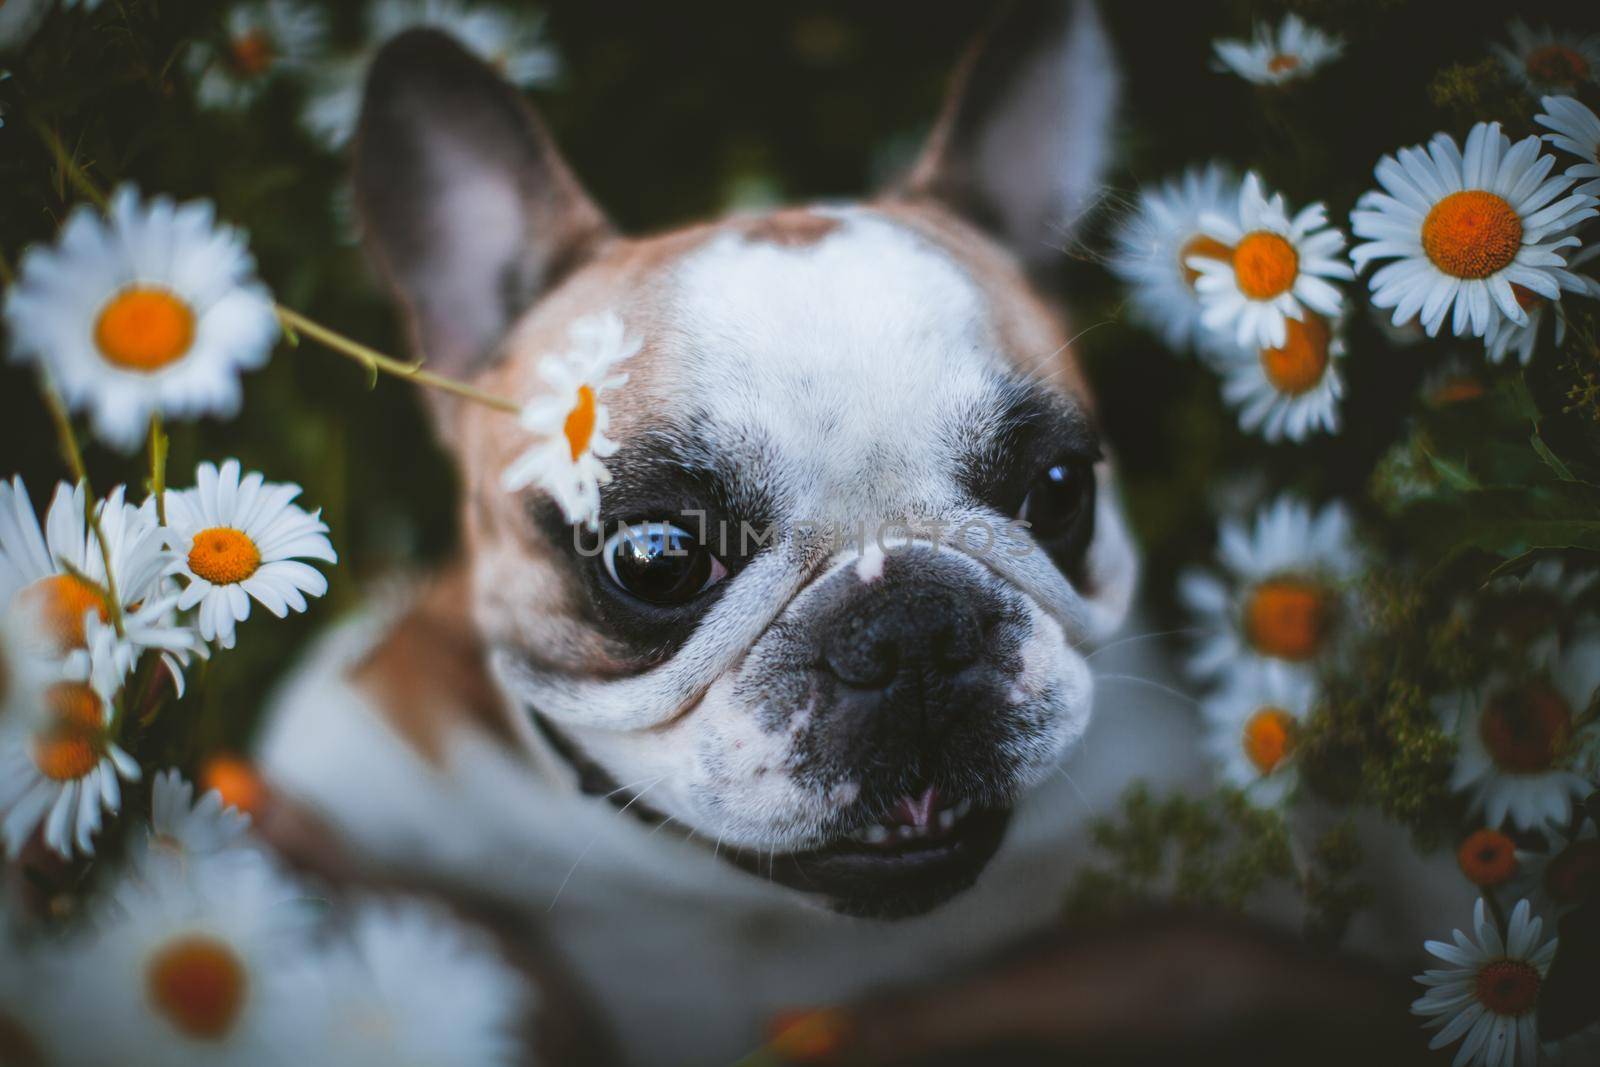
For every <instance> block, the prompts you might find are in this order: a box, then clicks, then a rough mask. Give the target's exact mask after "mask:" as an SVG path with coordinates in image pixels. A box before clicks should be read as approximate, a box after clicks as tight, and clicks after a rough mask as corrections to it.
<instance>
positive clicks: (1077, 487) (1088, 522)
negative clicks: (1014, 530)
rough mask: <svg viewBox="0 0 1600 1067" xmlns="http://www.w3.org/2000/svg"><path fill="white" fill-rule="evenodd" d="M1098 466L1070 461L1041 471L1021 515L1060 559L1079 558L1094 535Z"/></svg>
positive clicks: (1033, 532)
mask: <svg viewBox="0 0 1600 1067" xmlns="http://www.w3.org/2000/svg"><path fill="white" fill-rule="evenodd" d="M1094 501H1095V478H1094V466H1093V465H1092V464H1091V463H1089V462H1088V461H1086V460H1070V461H1068V462H1064V463H1057V464H1054V465H1052V466H1050V467H1046V468H1045V469H1044V470H1043V471H1040V472H1039V475H1038V477H1036V478H1035V479H1034V480H1033V484H1032V485H1031V486H1029V487H1028V495H1027V496H1026V497H1024V498H1023V501H1022V508H1021V509H1020V510H1019V511H1018V512H1017V518H1019V519H1021V520H1022V521H1024V522H1026V523H1027V524H1028V528H1029V530H1030V532H1031V533H1032V534H1033V536H1034V537H1035V538H1037V539H1038V540H1039V541H1040V542H1042V543H1044V544H1046V545H1047V546H1048V547H1049V549H1050V552H1051V554H1052V555H1054V556H1055V557H1056V558H1057V559H1058V560H1062V561H1069V560H1076V559H1077V558H1078V557H1079V556H1081V555H1082V554H1083V551H1084V550H1085V549H1086V548H1088V547H1089V540H1090V539H1091V538H1092V537H1093V536H1094Z"/></svg>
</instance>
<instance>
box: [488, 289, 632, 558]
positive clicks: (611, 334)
mask: <svg viewBox="0 0 1600 1067" xmlns="http://www.w3.org/2000/svg"><path fill="white" fill-rule="evenodd" d="M567 339H568V341H569V342H570V343H571V347H570V348H568V349H567V350H566V351H565V352H553V353H551V354H549V355H547V356H545V357H544V359H543V360H541V361H540V363H539V376H540V377H541V378H543V379H544V381H545V383H546V384H547V385H548V386H549V387H550V389H549V391H548V392H547V393H544V394H542V395H540V396H536V397H534V398H533V399H531V400H529V401H528V402H527V404H526V405H525V406H524V407H523V409H522V414H521V415H520V416H519V417H518V421H519V422H520V423H521V425H522V428H523V429H524V430H526V431H528V432H529V433H530V434H532V435H533V436H534V437H535V438H536V441H535V443H534V444H533V445H532V446H531V447H529V448H528V450H527V451H526V452H524V453H522V455H521V456H519V457H518V458H517V459H516V460H515V461H514V462H513V463H512V464H511V466H510V467H508V468H506V471H505V473H504V474H503V475H502V476H501V479H500V482H501V485H502V486H504V488H505V489H506V491H507V492H516V491H518V490H520V489H525V488H527V487H528V486H530V485H536V486H538V487H539V489H541V490H542V491H544V492H546V493H549V494H550V495H551V496H552V497H554V498H555V501H556V503H557V504H559V505H560V506H561V513H562V514H563V515H564V516H566V520H567V522H569V523H573V524H576V523H580V522H581V523H583V524H584V525H586V526H588V527H589V528H590V529H594V528H596V527H598V526H599V524H600V487H601V486H602V485H605V484H606V483H607V482H609V481H611V472H610V471H608V470H606V468H605V464H603V463H601V462H600V461H601V460H602V459H604V458H605V457H606V456H609V455H612V454H613V453H615V452H616V450H617V443H616V442H615V441H613V440H611V439H610V438H608V437H607V436H606V430H607V429H608V428H609V426H610V422H611V416H610V413H609V412H608V411H607V410H606V405H605V403H604V402H603V401H602V399H601V394H603V393H604V392H605V391H606V390H607V389H616V388H618V387H620V386H621V385H623V384H624V383H625V382H627V380H628V376H627V375H626V374H612V373H611V371H612V370H613V368H615V367H616V366H617V365H618V364H620V363H623V362H625V361H626V360H627V359H629V358H630V357H632V356H633V354H634V353H635V352H637V351H639V347H640V344H641V342H640V340H639V339H638V338H636V337H634V338H630V337H629V336H628V335H627V333H626V331H625V330H624V329H623V325H622V320H621V319H620V318H618V317H617V316H616V315H615V314H612V313H609V312H608V313H606V314H603V315H591V316H589V317H587V318H582V319H579V320H578V321H577V322H575V323H573V324H572V327H571V329H570V330H569V331H568V334H567Z"/></svg>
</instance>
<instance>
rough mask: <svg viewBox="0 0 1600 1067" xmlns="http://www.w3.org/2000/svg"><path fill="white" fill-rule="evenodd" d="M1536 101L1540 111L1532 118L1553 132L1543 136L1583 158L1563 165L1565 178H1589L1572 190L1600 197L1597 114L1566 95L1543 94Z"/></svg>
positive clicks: (1599, 153) (1599, 146)
mask: <svg viewBox="0 0 1600 1067" xmlns="http://www.w3.org/2000/svg"><path fill="white" fill-rule="evenodd" d="M1539 102H1540V103H1541V104H1543V105H1544V111H1543V112H1541V113H1540V114H1537V115H1535V116H1534V117H1533V121H1535V122H1537V123H1538V124H1539V125H1541V126H1544V127H1546V128H1547V129H1550V130H1553V131H1554V132H1553V133H1547V134H1545V135H1544V139H1545V140H1546V141H1549V142H1550V143H1551V144H1553V145H1555V146H1556V147H1557V148H1559V149H1561V150H1562V151H1564V152H1571V153H1572V154H1573V155H1575V156H1577V157H1578V158H1579V159H1581V160H1583V162H1582V163H1576V164H1574V165H1572V166H1570V167H1568V168H1567V177H1569V178H1572V179H1573V180H1575V181H1576V180H1578V179H1582V178H1588V179H1589V181H1586V182H1584V183H1583V184H1582V185H1579V186H1577V187H1575V188H1574V189H1573V190H1572V191H1573V192H1575V193H1587V194H1589V195H1590V196H1600V116H1596V115H1595V113H1594V112H1593V111H1590V110H1589V109H1588V108H1586V107H1584V106H1583V105H1582V104H1580V103H1578V101H1576V100H1574V99H1572V97H1570V96H1547V97H1545V98H1544V99H1543V100H1541V101H1539Z"/></svg>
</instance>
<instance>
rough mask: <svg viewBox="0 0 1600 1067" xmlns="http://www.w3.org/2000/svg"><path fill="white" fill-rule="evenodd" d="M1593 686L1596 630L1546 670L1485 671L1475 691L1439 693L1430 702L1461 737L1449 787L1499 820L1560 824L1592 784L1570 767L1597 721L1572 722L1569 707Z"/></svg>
mask: <svg viewBox="0 0 1600 1067" xmlns="http://www.w3.org/2000/svg"><path fill="white" fill-rule="evenodd" d="M1596 687H1600V638H1596V637H1589V638H1587V639H1585V640H1581V641H1577V642H1574V643H1573V644H1572V645H1571V646H1570V647H1569V648H1568V649H1567V650H1566V651H1564V652H1563V653H1562V654H1561V655H1560V656H1559V657H1557V658H1556V659H1555V660H1554V661H1553V662H1552V663H1551V665H1550V668H1549V670H1548V672H1547V673H1541V674H1536V675H1533V676H1530V677H1527V678H1511V677H1507V676H1504V675H1500V674H1496V675H1494V676H1491V678H1490V679H1489V682H1488V684H1487V685H1486V687H1485V688H1484V690H1483V692H1481V693H1473V692H1460V693H1453V694H1449V695H1446V696H1443V697H1440V698H1439V699H1438V700H1437V701H1436V702H1435V708H1436V710H1437V711H1438V713H1439V716H1440V718H1441V720H1442V721H1443V722H1444V724H1445V726H1446V728H1453V729H1454V730H1455V732H1456V737H1457V740H1458V741H1459V743H1460V751H1459V752H1458V753H1457V756H1456V766H1455V771H1454V773H1453V774H1452V775H1451V777H1450V788H1451V789H1453V790H1455V791H1456V792H1458V793H1460V792H1470V793H1471V794H1472V811H1473V812H1478V811H1482V812H1483V813H1484V822H1485V823H1486V824H1488V825H1489V826H1491V827H1499V826H1500V825H1501V824H1502V823H1504V822H1505V820H1506V819H1507V817H1509V818H1510V819H1511V822H1512V825H1513V826H1515V827H1516V828H1517V829H1518V830H1540V829H1545V828H1547V827H1550V826H1560V825H1562V824H1564V823H1565V822H1566V820H1567V819H1568V817H1570V815H1571V814H1572V803H1573V801H1574V800H1581V799H1583V797H1585V796H1587V795H1588V794H1589V792H1590V790H1591V789H1592V788H1593V786H1591V785H1590V784H1589V782H1588V780H1587V779H1586V778H1585V776H1584V775H1583V774H1581V773H1578V771H1577V770H1576V769H1574V765H1575V763H1576V762H1577V757H1579V756H1581V755H1582V749H1583V748H1584V747H1585V746H1586V745H1587V744H1588V743H1590V742H1592V740H1593V738H1594V734H1595V733H1596V731H1597V729H1600V727H1597V726H1596V725H1595V724H1592V723H1591V724H1589V725H1588V726H1585V727H1583V728H1582V729H1581V731H1580V730H1579V728H1578V726H1577V719H1576V713H1578V712H1581V711H1583V710H1584V709H1585V708H1587V707H1588V706H1589V701H1590V700H1592V699H1593V698H1594V694H1595V689H1596Z"/></svg>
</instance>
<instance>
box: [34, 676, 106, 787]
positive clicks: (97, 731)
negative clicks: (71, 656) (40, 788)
mask: <svg viewBox="0 0 1600 1067" xmlns="http://www.w3.org/2000/svg"><path fill="white" fill-rule="evenodd" d="M45 703H46V706H47V708H48V710H49V713H50V717H51V722H50V725H49V726H47V727H46V728H45V729H44V731H43V732H42V733H40V734H39V735H38V736H37V737H35V738H34V739H33V762H34V765H35V766H37V767H38V768H39V773H40V774H42V775H44V776H45V777H46V778H48V779H50V780H51V781H52V782H76V781H77V780H78V779H80V778H83V777H84V776H85V775H87V774H88V773H89V772H90V771H92V770H94V769H95V767H96V766H97V765H98V764H99V762H100V758H101V757H102V756H103V755H105V718H104V715H103V712H102V710H101V707H100V698H99V697H98V696H96V695H95V692H94V690H92V689H90V688H89V687H88V686H87V685H84V684H83V683H82V682H57V683H56V684H55V685H52V686H51V687H50V688H49V689H48V690H47V691H46V692H45Z"/></svg>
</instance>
